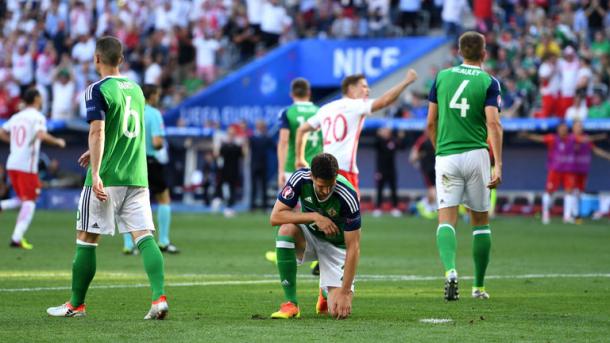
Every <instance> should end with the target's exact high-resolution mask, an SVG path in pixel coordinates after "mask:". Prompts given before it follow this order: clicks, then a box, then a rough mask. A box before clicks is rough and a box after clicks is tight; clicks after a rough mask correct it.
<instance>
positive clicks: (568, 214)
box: [563, 193, 574, 220]
mask: <svg viewBox="0 0 610 343" xmlns="http://www.w3.org/2000/svg"><path fill="white" fill-rule="evenodd" d="M572 207H574V195H572V194H570V193H566V194H565V195H564V196H563V220H569V219H570V218H572Z"/></svg>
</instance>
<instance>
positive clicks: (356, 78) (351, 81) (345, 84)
mask: <svg viewBox="0 0 610 343" xmlns="http://www.w3.org/2000/svg"><path fill="white" fill-rule="evenodd" d="M364 78H366V77H365V76H364V74H356V75H350V76H347V77H345V78H344V79H343V81H342V82H341V93H343V94H347V90H348V89H349V86H354V85H356V84H358V82H360V80H362V79H364Z"/></svg>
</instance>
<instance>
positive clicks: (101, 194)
mask: <svg viewBox="0 0 610 343" xmlns="http://www.w3.org/2000/svg"><path fill="white" fill-rule="evenodd" d="M91 185H92V188H93V193H94V194H95V197H96V198H97V200H99V201H101V202H105V201H106V200H108V194H107V193H106V191H105V190H104V183H103V182H102V178H100V176H99V175H91Z"/></svg>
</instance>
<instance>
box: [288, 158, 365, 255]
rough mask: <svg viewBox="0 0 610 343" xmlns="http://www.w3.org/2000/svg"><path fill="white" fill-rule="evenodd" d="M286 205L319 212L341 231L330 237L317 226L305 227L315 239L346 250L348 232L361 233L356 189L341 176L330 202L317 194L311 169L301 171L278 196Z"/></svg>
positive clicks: (330, 196)
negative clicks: (357, 231)
mask: <svg viewBox="0 0 610 343" xmlns="http://www.w3.org/2000/svg"><path fill="white" fill-rule="evenodd" d="M277 200H278V201H279V202H281V203H283V204H284V205H286V206H288V207H290V208H294V207H295V206H296V205H297V203H298V202H299V200H300V201H301V211H303V212H318V213H320V214H321V215H323V216H325V217H327V218H329V219H330V220H332V221H333V223H335V225H337V227H338V228H339V234H337V235H335V236H326V235H325V234H324V232H323V231H322V230H320V228H318V226H317V225H316V224H315V223H308V224H305V226H306V227H307V230H309V232H311V233H312V234H313V235H314V236H316V237H318V238H320V239H323V240H325V241H327V242H329V243H331V244H333V245H335V246H337V247H339V248H345V232H346V231H355V230H360V224H361V218H360V201H359V200H358V194H357V193H356V191H355V190H354V187H353V186H352V185H351V184H350V183H349V181H347V179H346V178H344V177H343V176H341V175H338V176H337V183H336V184H335V187H334V189H333V191H332V193H331V194H330V195H329V196H328V197H327V198H326V199H319V198H318V195H317V193H316V191H315V187H314V183H313V180H312V179H311V170H310V169H306V168H303V169H299V170H297V171H296V172H294V174H292V176H291V177H290V179H288V181H287V182H286V185H284V188H282V191H281V192H280V194H278V196H277Z"/></svg>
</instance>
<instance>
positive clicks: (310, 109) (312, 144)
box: [279, 102, 323, 173]
mask: <svg viewBox="0 0 610 343" xmlns="http://www.w3.org/2000/svg"><path fill="white" fill-rule="evenodd" d="M316 112H318V106H316V105H314V104H312V103H311V102H295V103H294V104H292V105H291V106H290V107H288V108H286V109H284V110H283V111H282V112H280V118H279V119H280V129H288V130H290V136H289V138H288V154H287V156H286V164H285V165H284V171H285V172H287V173H293V172H294V170H295V168H294V162H295V157H296V151H295V150H296V136H297V129H298V128H299V126H300V125H301V124H303V123H304V122H306V121H307V119H309V118H310V117H312V116H313V115H314V114H316ZM322 149H323V146H322V131H315V132H310V133H309V138H308V139H307V145H305V160H306V161H307V163H311V160H312V159H313V158H314V156H316V155H317V154H319V153H321V152H322Z"/></svg>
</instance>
